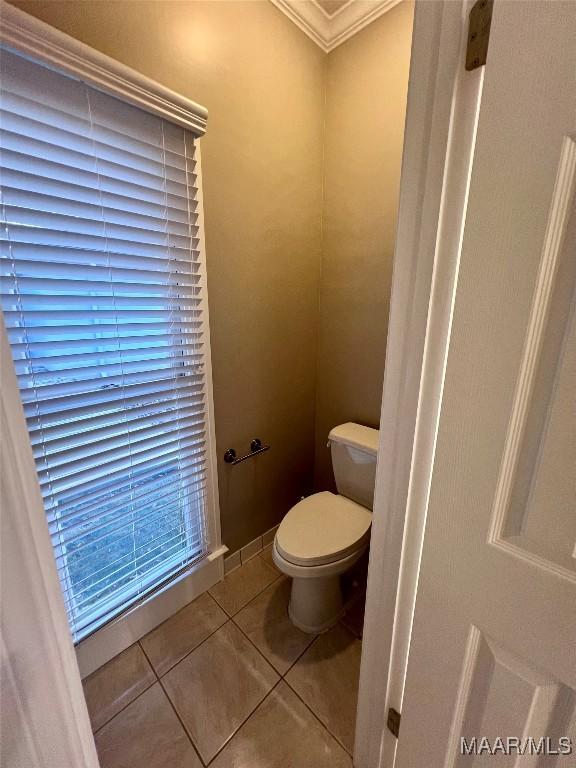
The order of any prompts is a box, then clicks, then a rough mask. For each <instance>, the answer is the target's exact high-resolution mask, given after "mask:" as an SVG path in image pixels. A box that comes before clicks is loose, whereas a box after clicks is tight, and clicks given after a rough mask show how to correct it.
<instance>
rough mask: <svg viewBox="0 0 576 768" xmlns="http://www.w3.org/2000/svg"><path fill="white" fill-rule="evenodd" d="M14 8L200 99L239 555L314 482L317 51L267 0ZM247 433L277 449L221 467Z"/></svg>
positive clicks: (226, 488) (220, 381)
mask: <svg viewBox="0 0 576 768" xmlns="http://www.w3.org/2000/svg"><path fill="white" fill-rule="evenodd" d="M14 4H15V5H18V6H19V7H20V8H22V9H24V10H26V11H28V12H29V13H32V14H34V15H36V16H38V17H39V18H41V19H43V20H44V21H47V22H48V23H50V24H52V25H53V26H55V27H58V28H59V29H62V30H63V31H65V32H68V33H69V34H71V35H73V36H74V37H77V38H78V39H80V40H82V41H83V42H85V43H88V44H89V45H91V46H93V47H94V48H97V49H99V50H101V51H103V52H104V53H107V54H109V55H110V56H113V57H114V58H116V59H118V60H120V61H122V62H124V63H125V64H128V65H129V66H131V67H133V68H135V69H137V70H139V71H141V72H143V73H144V74H145V75H148V76H149V77H152V78H154V79H156V80H158V81H160V82H161V83H164V84H165V85H167V86H169V87H170V88H173V89H174V90H175V91H178V92H180V93H183V94H184V95H186V96H189V97H190V98H192V99H194V100H195V101H198V102H200V103H201V104H204V105H205V106H206V107H207V108H208V111H209V118H208V132H207V134H206V137H205V139H203V141H202V161H203V171H204V202H205V211H206V246H207V257H208V290H209V299H210V326H211V334H212V361H213V375H214V398H215V411H216V413H215V416H216V436H217V450H218V460H219V465H218V468H219V485H220V503H221V514H222V530H223V539H224V542H225V543H226V544H227V545H228V546H229V547H230V549H231V550H234V549H237V548H238V547H239V546H241V545H243V544H245V543H246V542H248V541H250V540H251V539H253V538H254V537H255V536H257V535H258V534H259V533H262V531H263V530H267V529H268V528H270V527H271V526H273V525H274V524H276V523H277V522H279V521H280V519H281V518H282V516H283V514H284V513H285V512H286V511H287V510H288V508H289V507H290V505H291V504H294V503H295V502H296V501H297V500H298V499H299V498H300V496H301V495H302V494H303V493H305V492H307V491H309V489H310V486H311V482H312V467H313V461H314V392H315V377H316V371H315V368H316V346H317V339H316V330H317V309H318V278H319V267H320V206H321V169H322V130H323V102H324V97H323V89H324V65H325V56H324V54H323V53H322V51H321V50H320V49H319V48H318V47H317V46H316V45H314V43H313V42H312V41H311V40H309V39H308V38H307V37H305V36H304V35H303V34H302V32H301V31H300V30H299V29H298V28H297V27H296V26H295V25H294V24H293V23H292V22H290V21H289V20H288V19H287V18H286V17H285V16H284V15H283V14H282V13H280V11H278V9H277V8H275V7H274V6H273V5H272V3H269V2H210V0H208V2H203V1H202V0H195V1H194V2H172V1H171V0H152V1H149V0H138V2H131V1H130V0H119V1H118V2H108V1H107V0H99V1H98V2H94V0H88V1H87V2H84V1H83V0H75V2H60V0H48V1H47V2H44V1H42V2H40V1H33V2H22V1H18V2H16V3H14ZM253 437H260V438H261V439H262V440H266V441H269V442H270V443H271V445H272V450H271V451H269V452H268V453H267V454H266V455H265V456H262V457H261V458H259V459H258V460H256V461H250V462H246V463H245V464H243V465H241V466H237V467H234V468H231V467H228V466H226V465H224V464H223V462H222V460H221V456H222V454H223V453H224V451H225V450H226V448H229V447H231V446H233V447H235V448H236V449H237V450H238V451H244V450H246V449H247V448H248V445H249V443H250V440H251V439H252V438H253Z"/></svg>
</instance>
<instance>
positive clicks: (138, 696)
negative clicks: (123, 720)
mask: <svg viewBox="0 0 576 768" xmlns="http://www.w3.org/2000/svg"><path fill="white" fill-rule="evenodd" d="M152 671H154V670H152ZM154 677H155V679H154V680H152V682H151V683H150V684H149V685H147V686H146V688H144V690H142V691H140V693H138V694H136V696H134V698H133V699H130V701H129V702H128V703H127V704H124V706H123V707H122V708H121V709H119V710H118V712H115V713H114V714H113V715H112V717H110V718H108V720H106V722H105V723H102V725H99V726H98V728H96V730H93V731H92V735H93V736H96V734H97V733H100V731H101V730H102V728H105V727H106V726H107V725H109V724H110V723H111V722H112V720H114V718H116V717H118V715H120V714H121V713H122V712H124V710H125V709H128V707H129V706H130V704H134V702H135V701H136V700H137V699H139V698H140V696H143V695H144V694H145V693H146V691H149V690H150V688H152V686H153V685H156V683H157V682H158V678H157V677H156V673H154Z"/></svg>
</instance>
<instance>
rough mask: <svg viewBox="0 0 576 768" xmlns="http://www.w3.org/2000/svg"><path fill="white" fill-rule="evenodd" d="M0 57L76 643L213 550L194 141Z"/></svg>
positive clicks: (4, 169) (15, 328)
mask: <svg viewBox="0 0 576 768" xmlns="http://www.w3.org/2000/svg"><path fill="white" fill-rule="evenodd" d="M1 55H2V60H1V66H2V81H1V89H0V91H1V124H0V129H1V144H0V150H1V159H0V172H1V175H2V177H1V182H2V192H1V217H2V219H1V230H2V232H1V248H2V250H1V259H0V264H1V268H2V273H1V277H2V284H1V301H2V309H3V315H4V321H5V325H6V330H7V334H8V337H9V341H10V345H11V349H12V354H13V359H14V365H15V369H16V374H17V377H18V381H19V386H20V393H21V397H22V402H23V406H24V411H25V416H26V420H27V424H28V430H29V435H30V440H31V443H32V449H33V452H34V457H35V461H36V468H37V472H38V479H39V482H40V488H41V491H42V496H43V499H44V505H45V511H46V517H47V521H48V527H49V531H50V535H51V538H52V544H53V548H54V555H55V558H56V563H57V567H58V573H59V576H60V582H61V586H62V591H63V594H64V599H65V603H66V608H67V611H68V617H69V622H70V626H71V629H72V632H73V635H74V638H75V640H76V641H78V640H81V639H82V638H83V637H85V636H87V635H88V634H90V633H92V632H93V631H94V630H96V629H97V628H99V627H100V626H102V625H103V624H104V623H105V622H107V621H109V620H110V619H111V618H113V617H115V616H117V615H118V614H119V613H121V612H123V611H125V610H126V609H127V608H128V607H130V606H131V605H132V604H133V603H134V602H135V601H136V600H138V599H141V598H142V597H143V596H144V595H145V594H148V593H149V592H150V591H152V590H154V589H156V588H158V587H159V586H160V585H162V584H164V583H165V582H166V581H167V580H169V579H170V578H171V577H173V576H174V575H175V574H176V573H177V572H179V571H181V570H183V569H184V568H186V567H188V566H189V565H190V564H191V563H192V562H193V561H195V560H197V559H199V558H200V557H202V556H203V555H205V554H206V552H207V535H206V522H205V520H206V513H205V507H206V501H205V496H206V494H205V483H206V479H205V476H206V432H207V430H206V423H205V420H206V407H205V405H206V398H205V380H204V357H203V356H204V347H203V331H202V329H203V324H202V319H203V318H202V311H203V302H204V301H205V290H206V288H205V276H204V274H203V270H202V263H201V261H200V258H199V252H198V231H197V211H196V206H197V189H196V174H195V159H194V153H195V146H194V136H193V135H192V134H190V133H188V132H187V131H186V130H185V129H183V128H181V127H179V126H176V125H174V124H172V123H169V122H167V121H165V120H163V119H161V118H159V117H157V116H155V115H152V114H149V113H147V112H145V111H143V110H140V109H138V108H136V107H133V106H130V105H128V104H125V103H124V102H122V101H120V100H118V99H116V98H114V97H112V96H109V95H107V94H104V93H101V92H99V91H97V90H95V89H93V88H91V87H89V86H87V85H86V84H84V83H82V82H80V81H78V80H75V79H73V78H70V77H67V76H65V75H63V74H61V73H59V72H55V71H53V70H51V69H48V68H46V67H44V66H42V65H40V64H37V63H34V62H31V61H28V60H27V59H25V58H23V57H21V56H19V55H16V54H15V53H12V52H8V51H2V54H1Z"/></svg>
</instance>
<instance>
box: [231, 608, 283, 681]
mask: <svg viewBox="0 0 576 768" xmlns="http://www.w3.org/2000/svg"><path fill="white" fill-rule="evenodd" d="M230 621H231V622H232V624H234V626H235V627H236V629H237V630H239V631H240V632H241V634H242V635H243V636H244V637H245V638H246V640H248V642H249V643H250V645H251V646H252V648H255V649H256V650H257V651H258V653H259V655H260V656H262V658H263V659H264V661H265V662H266V664H268V666H269V667H271V669H272V670H273V671H274V672H275V673H276V674H277V675H278V680H277V681H276V682H275V683H274V686H276V685H277V684H278V682H279V681H280V680H282V675H281V674H280V672H278V670H277V669H276V667H275V666H274V664H272V662H271V661H270V660H269V659H267V658H266V656H264V654H263V653H262V651H261V650H260V648H258V646H257V645H256V643H254V642H252V640H251V639H250V638H249V637H248V635H247V634H246V632H245V631H244V630H243V629H242V627H241V626H240V625H239V624H236V622H235V621H234V619H230Z"/></svg>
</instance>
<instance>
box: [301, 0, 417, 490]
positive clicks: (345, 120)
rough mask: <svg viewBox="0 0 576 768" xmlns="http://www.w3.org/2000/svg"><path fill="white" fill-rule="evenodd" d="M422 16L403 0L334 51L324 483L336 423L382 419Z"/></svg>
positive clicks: (324, 322) (325, 248)
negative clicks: (412, 66)
mask: <svg viewBox="0 0 576 768" xmlns="http://www.w3.org/2000/svg"><path fill="white" fill-rule="evenodd" d="M412 15H413V5H412V3H402V4H401V5H398V6H396V7H395V8H393V9H392V10H391V11H389V12H388V13H385V14H384V15H383V16H381V17H380V18H379V19H378V20H376V21H375V22H373V23H372V24H370V25H369V26H368V27H366V28H365V29H363V30H362V31H361V32H359V33H358V34H357V35H355V36H354V37H352V38H351V39H350V40H348V41H347V42H345V43H343V44H342V45H341V46H339V47H338V48H336V49H335V50H334V51H332V52H331V53H330V54H329V55H328V57H327V64H328V66H327V72H326V77H327V80H326V133H325V147H324V152H325V172H324V207H323V245H322V278H321V292H320V321H319V350H318V381H317V392H316V460H315V485H316V488H317V489H325V488H331V487H332V486H333V476H332V469H331V464H330V451H328V450H327V448H326V438H327V435H328V432H329V431H330V429H331V428H332V427H333V426H335V425H336V424H340V423H342V422H345V421H357V422H360V423H361V424H367V425H369V426H374V427H377V426H378V424H379V421H380V403H381V400H382V378H383V374H384V356H385V351H386V334H387V325H388V306H389V295H390V284H391V278H392V256H393V252H394V235H395V224H396V213H397V208H398V190H399V183H400V163H401V158H402V142H403V135H404V116H405V111H406V94H407V88H408V69H409V63H410V43H411V37H412Z"/></svg>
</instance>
